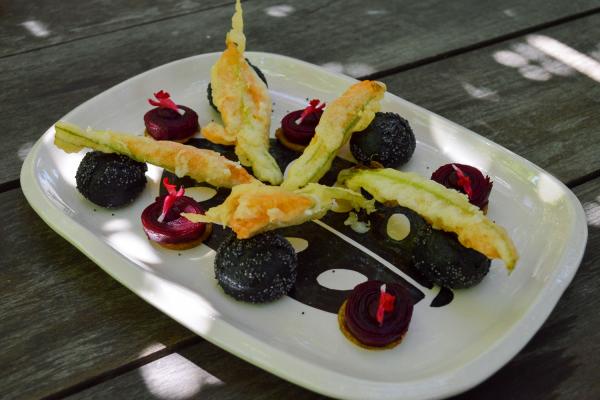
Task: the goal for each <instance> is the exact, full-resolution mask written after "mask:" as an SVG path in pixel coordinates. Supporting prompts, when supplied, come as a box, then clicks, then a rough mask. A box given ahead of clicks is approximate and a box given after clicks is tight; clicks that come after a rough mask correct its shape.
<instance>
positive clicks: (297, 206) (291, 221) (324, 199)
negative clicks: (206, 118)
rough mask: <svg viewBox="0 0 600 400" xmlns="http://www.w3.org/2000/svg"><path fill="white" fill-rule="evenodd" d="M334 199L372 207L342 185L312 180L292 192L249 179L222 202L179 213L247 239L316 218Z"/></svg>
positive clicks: (370, 208) (329, 207)
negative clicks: (203, 211) (199, 211)
mask: <svg viewBox="0 0 600 400" xmlns="http://www.w3.org/2000/svg"><path fill="white" fill-rule="evenodd" d="M336 199H343V200H345V201H347V202H348V203H350V204H351V205H352V206H353V207H354V208H356V209H360V208H364V209H366V210H367V211H372V210H373V209H374V205H373V201H368V200H365V199H364V198H363V197H362V196H361V195H360V194H359V193H356V192H352V191H350V190H348V189H345V188H338V187H336V188H331V187H327V186H322V185H318V184H316V183H313V184H310V185H307V186H306V187H305V188H304V189H301V190H298V191H295V192H293V191H288V190H285V189H283V188H282V187H280V186H266V185H262V184H260V183H251V184H247V185H239V186H236V187H234V188H233V190H232V191H231V194H230V195H229V197H227V199H226V200H225V202H224V203H223V204H221V205H219V206H217V207H213V208H211V209H209V210H208V211H207V212H206V214H205V215H201V214H182V215H183V216H185V217H186V218H188V219H189V220H190V221H193V222H214V223H217V224H220V225H224V226H228V227H230V228H231V229H233V231H234V232H235V233H236V234H237V237H238V238H239V239H247V238H249V237H252V236H254V235H256V234H258V233H260V232H264V231H268V230H273V229H277V228H281V227H284V226H291V225H299V224H302V223H304V222H306V221H310V220H312V219H318V218H320V217H322V216H323V215H324V214H325V213H326V212H327V211H328V210H330V209H331V208H332V207H333V206H334V200H336Z"/></svg>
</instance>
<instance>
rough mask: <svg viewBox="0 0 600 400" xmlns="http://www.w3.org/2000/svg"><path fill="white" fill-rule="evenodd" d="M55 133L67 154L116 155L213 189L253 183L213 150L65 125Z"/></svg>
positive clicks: (60, 124) (56, 143)
mask: <svg viewBox="0 0 600 400" xmlns="http://www.w3.org/2000/svg"><path fill="white" fill-rule="evenodd" d="M55 129H56V133H55V136H54V144H55V145H56V146H57V147H59V148H61V149H63V150H64V151H66V152H68V153H72V152H77V151H79V150H81V149H82V148H85V147H88V148H91V149H94V150H98V151H102V152H105V153H119V154H123V155H126V156H128V157H130V158H133V159H134V160H137V161H141V162H148V163H150V164H154V165H157V166H159V167H163V168H164V169H166V170H169V171H171V172H173V173H175V174H176V175H177V176H184V175H188V176H190V177H191V178H193V179H195V180H197V181H199V182H208V183H210V184H211V185H214V186H223V187H228V188H230V187H233V186H236V185H240V184H243V183H250V182H255V181H256V179H254V178H253V177H252V175H250V174H249V173H248V172H247V171H246V170H245V169H244V168H243V167H241V166H240V165H238V164H237V163H235V162H233V161H230V160H228V159H226V158H225V157H223V156H221V155H220V154H219V153H217V152H214V151H212V150H205V149H198V148H196V147H193V146H186V145H183V144H181V143H176V142H170V141H167V140H163V141H156V140H154V139H150V138H147V137H140V136H131V135H127V134H122V133H116V132H111V131H93V130H89V129H88V130H83V129H81V128H80V127H78V126H76V125H73V124H69V123H67V122H58V123H57V124H56V125H55Z"/></svg>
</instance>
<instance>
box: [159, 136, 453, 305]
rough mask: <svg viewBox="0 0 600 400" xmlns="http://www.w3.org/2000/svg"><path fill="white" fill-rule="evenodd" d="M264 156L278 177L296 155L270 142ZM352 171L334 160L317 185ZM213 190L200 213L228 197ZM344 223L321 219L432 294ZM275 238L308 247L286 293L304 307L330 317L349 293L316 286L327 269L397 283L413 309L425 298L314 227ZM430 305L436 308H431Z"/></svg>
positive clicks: (401, 263) (188, 182) (206, 145)
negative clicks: (293, 239) (271, 161)
mask: <svg viewBox="0 0 600 400" xmlns="http://www.w3.org/2000/svg"><path fill="white" fill-rule="evenodd" d="M186 144H188V145H192V146H195V147H198V148H203V149H210V150H214V151H217V152H219V153H220V154H222V155H223V156H225V157H226V158H228V159H230V160H233V161H237V156H236V155H235V151H234V148H233V147H231V146H222V145H218V144H214V143H211V142H209V141H208V140H205V139H197V138H193V139H190V140H189V141H188V142H187V143H186ZM269 151H270V152H271V154H272V155H273V157H274V158H275V160H276V161H277V163H278V165H279V167H280V168H281V170H282V171H283V170H285V167H286V166H287V165H288V164H289V163H290V162H291V161H293V160H295V159H296V158H297V157H298V156H299V153H297V152H294V151H292V150H289V149H287V148H286V147H284V146H282V145H281V144H280V143H279V142H278V141H277V140H275V139H271V146H270V150H269ZM352 166H353V164H352V163H351V162H349V161H346V160H343V159H341V158H339V157H337V158H336V159H335V160H334V162H333V165H332V168H331V169H330V170H329V171H328V172H327V174H326V175H325V176H324V177H323V178H322V179H321V181H320V183H323V184H326V185H332V184H333V183H335V181H336V179H337V175H338V173H339V171H340V170H342V169H346V168H350V167H352ZM247 169H248V170H249V172H252V170H251V169H250V168H247ZM165 176H166V177H169V180H170V181H171V182H173V181H175V183H176V184H177V185H178V186H179V185H183V186H185V187H190V186H198V185H199V184H198V183H197V182H196V181H194V180H193V179H191V178H189V177H187V176H186V177H183V178H177V177H176V176H175V175H174V174H172V173H170V172H167V171H165V172H164V173H163V177H165ZM161 179H162V178H161ZM201 185H203V186H210V185H208V184H206V183H202V184H201ZM216 190H217V194H216V195H215V196H214V197H213V198H211V199H209V200H206V201H203V202H202V206H203V207H204V208H205V209H208V208H210V207H214V206H217V205H219V204H221V203H223V202H224V201H225V199H226V198H227V196H228V195H229V193H230V190H229V189H225V188H216ZM163 191H164V188H162V187H161V189H160V194H161V195H162V194H164V193H163ZM346 218H347V214H346V213H343V214H337V213H333V212H330V213H328V214H327V215H326V216H325V217H324V218H323V219H322V221H323V222H324V223H326V224H327V225H329V226H331V227H333V228H334V229H336V230H337V231H339V232H340V233H342V234H344V235H346V236H347V237H349V238H351V239H353V240H355V241H356V242H358V243H360V244H362V245H364V246H365V247H367V248H369V249H370V250H371V251H373V252H374V253H376V254H377V255H379V256H381V257H382V258H384V259H386V260H388V261H389V262H390V263H392V264H393V265H394V266H396V267H397V268H398V269H399V270H401V271H402V272H404V273H406V274H407V275H408V276H410V277H411V278H413V279H414V280H415V281H417V282H419V284H421V285H423V286H424V287H427V288H430V289H431V288H433V284H432V283H431V282H430V281H427V280H426V279H424V278H423V277H422V276H421V275H420V274H419V273H418V272H417V271H416V270H415V269H414V268H413V267H412V265H411V263H410V260H409V259H400V258H399V257H398V256H394V255H393V253H391V252H390V251H389V250H386V248H385V246H383V245H382V244H380V243H379V242H378V241H376V240H374V239H373V238H372V237H370V236H371V235H369V234H368V233H367V234H358V233H356V232H354V231H353V230H352V229H351V228H350V227H348V226H346V225H344V220H345V219H346ZM228 230H229V228H223V227H221V226H218V225H215V226H213V232H212V234H211V235H210V237H209V238H208V239H207V240H206V241H205V242H204V244H206V245H207V246H208V247H210V248H211V249H213V250H216V249H217V248H218V247H219V245H220V244H221V242H223V240H224V239H225V237H226V236H227V234H228V232H227V231H228ZM278 232H279V233H281V234H282V235H284V236H291V237H298V238H302V239H305V240H306V241H308V243H309V246H308V248H307V249H305V250H304V251H302V252H300V253H298V277H297V279H296V285H295V287H294V288H293V289H292V291H291V292H290V293H289V296H290V297H291V298H293V299H295V300H297V301H299V302H301V303H303V304H305V305H307V306H310V307H314V308H317V309H320V310H322V311H326V312H330V313H337V312H338V310H339V308H340V306H341V305H342V303H343V302H344V300H345V299H346V298H347V297H348V295H349V294H350V292H351V290H334V289H330V288H326V287H324V286H321V285H320V284H319V283H318V282H317V277H318V276H319V275H320V274H321V273H322V272H324V271H327V270H330V269H348V270H354V271H356V272H359V273H361V274H363V275H365V276H366V277H367V278H368V279H369V280H381V281H384V282H397V283H399V284H401V285H403V286H404V287H405V288H406V289H408V291H409V292H410V294H411V297H412V298H413V300H414V302H415V304H416V303H418V302H419V301H421V300H422V299H423V298H424V297H425V295H424V293H423V292H422V291H421V290H420V289H418V288H417V287H415V286H413V285H412V284H411V283H410V282H408V281H406V280H405V279H404V278H402V277H401V276H400V275H398V274H396V273H395V272H394V271H392V270H390V269H388V268H387V267H386V266H385V265H383V264H381V263H380V262H379V261H377V260H376V259H374V258H373V257H371V256H369V255H368V254H366V253H364V252H362V251H361V250H359V249H358V248H356V247H354V246H352V245H351V244H349V243H348V242H346V241H344V240H343V239H341V238H340V237H338V236H336V235H335V234H333V233H331V232H329V231H328V230H326V229H324V228H322V227H321V226H319V225H317V224H315V223H312V222H307V223H304V224H302V225H297V226H290V227H286V228H281V229H279V230H278ZM444 290H445V291H446V293H447V292H449V293H450V296H448V295H447V294H446V295H445V296H446V299H449V300H448V301H447V302H446V300H443V301H442V300H438V297H440V295H441V293H442V291H444ZM452 298H453V294H452V291H451V290H450V289H445V288H444V289H442V290H441V291H440V293H439V294H438V296H437V297H436V298H435V299H434V300H433V302H432V304H431V306H432V307H441V306H443V305H446V304H448V303H450V301H452ZM436 301H437V302H436ZM434 303H435V304H436V305H434ZM442 303H443V304H442ZM438 304H439V305H438Z"/></svg>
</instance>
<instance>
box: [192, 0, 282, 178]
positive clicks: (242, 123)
mask: <svg viewBox="0 0 600 400" xmlns="http://www.w3.org/2000/svg"><path fill="white" fill-rule="evenodd" d="M235 10H236V11H235V14H234V15H233V18H232V29H231V31H230V32H229V33H228V34H227V38H226V40H225V43H226V45H227V48H226V49H225V51H223V53H222V54H221V57H219V59H218V60H217V62H216V63H215V65H213V67H212V69H211V78H210V80H211V86H212V99H213V103H214V104H215V106H216V107H217V109H218V110H219V112H220V113H221V118H222V120H223V124H222V125H221V124H219V123H217V122H211V123H209V124H208V125H206V126H205V127H204V128H202V135H204V137H206V138H207V139H208V140H210V141H212V142H214V143H218V144H224V145H233V144H235V153H236V154H237V156H238V158H239V160H240V162H241V163H242V164H243V165H246V166H250V167H252V171H253V173H254V175H255V176H256V177H257V178H258V179H260V180H261V181H265V182H269V183H271V184H273V185H278V184H280V183H281V181H282V179H283V176H282V174H281V170H280V169H279V166H278V165H277V163H276V162H275V160H274V159H273V157H272V156H271V154H270V153H269V129H270V125H271V112H272V109H271V107H272V104H271V97H270V95H269V90H268V89H267V86H266V84H265V83H264V82H263V81H262V80H261V79H260V78H259V76H258V75H257V73H256V71H254V69H253V68H252V67H251V66H250V65H249V64H248V62H247V61H246V59H245V58H244V50H245V47H246V37H245V36H244V32H243V28H244V23H243V19H242V7H241V5H240V2H239V0H238V1H237V3H236V6H235Z"/></svg>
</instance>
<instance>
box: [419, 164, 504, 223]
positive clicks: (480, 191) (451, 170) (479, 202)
mask: <svg viewBox="0 0 600 400" xmlns="http://www.w3.org/2000/svg"><path fill="white" fill-rule="evenodd" d="M431 179H432V180H434V181H436V182H437V183H440V184H442V185H444V186H446V187H447V188H450V189H455V190H457V191H459V192H461V193H464V194H466V195H467V197H468V198H469V202H470V203H471V204H473V205H475V206H477V207H479V208H480V209H482V210H484V211H485V210H486V209H487V206H488V202H489V200H488V198H489V196H490V192H491V191H492V186H493V182H492V181H491V180H490V177H489V176H483V174H482V173H481V171H479V170H478V169H477V168H475V167H472V166H470V165H466V164H457V163H454V164H446V165H442V166H441V167H439V168H438V169H437V170H436V171H435V172H434V173H433V174H432V175H431Z"/></svg>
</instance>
